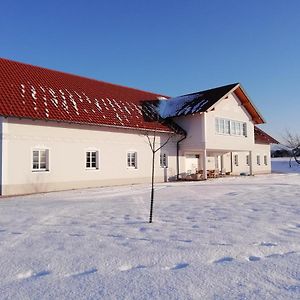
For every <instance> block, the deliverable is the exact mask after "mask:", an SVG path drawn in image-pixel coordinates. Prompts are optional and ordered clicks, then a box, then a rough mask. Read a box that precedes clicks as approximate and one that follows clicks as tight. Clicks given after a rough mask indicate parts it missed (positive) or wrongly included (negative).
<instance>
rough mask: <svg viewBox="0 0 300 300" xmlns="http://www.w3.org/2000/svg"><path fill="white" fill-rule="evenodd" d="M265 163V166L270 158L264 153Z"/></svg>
mask: <svg viewBox="0 0 300 300" xmlns="http://www.w3.org/2000/svg"><path fill="white" fill-rule="evenodd" d="M264 164H265V166H267V165H268V158H267V155H264Z"/></svg>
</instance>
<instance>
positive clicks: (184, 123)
mask: <svg viewBox="0 0 300 300" xmlns="http://www.w3.org/2000/svg"><path fill="white" fill-rule="evenodd" d="M0 116H1V118H0V124H1V131H0V133H1V137H0V150H1V160H0V171H1V172H0V184H1V195H13V194H25V193H34V192H46V191H54V190H64V189H75V188H83V187H98V186H107V185H118V184H133V183H141V182H149V181H150V176H151V154H152V153H151V150H150V147H149V144H148V138H150V139H152V138H153V136H154V135H155V136H156V143H157V147H159V145H161V144H162V143H164V142H165V141H167V140H168V139H169V142H168V143H167V144H166V145H165V146H164V147H163V148H162V149H161V151H160V152H159V153H157V158H158V159H157V160H156V168H155V178H156V181H166V180H175V179H206V178H207V177H214V176H219V174H223V175H224V174H233V175H239V174H241V173H242V174H259V173H268V172H270V168H271V166H270V143H276V141H275V140H274V139H273V138H271V137H270V136H268V135H267V134H266V133H264V132H263V131H261V130H260V129H258V128H257V127H256V126H255V125H257V124H261V123H264V120H263V118H262V116H261V115H260V113H259V112H258V111H257V109H256V108H255V107H254V105H253V104H252V102H251V101H250V99H249V97H248V96H247V95H246V93H245V91H244V90H243V88H242V87H241V85H240V84H231V85H227V86H223V87H219V88H215V89H211V90H207V91H202V92H198V93H194V94H190V95H185V96H180V97H177V98H169V97H166V96H163V95H159V94H154V93H149V92H144V91H140V90H137V89H132V88H128V87H123V86H119V85H114V84H110V83H105V82H101V81H97V80H93V79H87V78H83V77H80V76H76V75H70V74H65V73H62V72H57V71H52V70H48V69H44V68H40V67H35V66H31V65H27V64H23V63H19V62H14V61H10V60H7V59H0Z"/></svg>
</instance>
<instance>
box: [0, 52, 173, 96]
mask: <svg viewBox="0 0 300 300" xmlns="http://www.w3.org/2000/svg"><path fill="white" fill-rule="evenodd" d="M1 60H5V61H8V62H12V63H16V64H21V65H25V66H29V67H33V68H38V69H41V70H45V71H50V72H54V73H59V74H62V75H68V76H71V77H78V78H81V79H85V80H91V81H96V82H98V83H102V84H106V85H109V86H115V87H120V88H124V89H128V90H134V91H138V92H142V93H148V94H152V95H154V96H159V97H169V96H167V95H162V94H158V93H154V92H150V91H145V90H141V89H138V88H134V87H129V86H126V85H122V84H117V83H111V82H107V81H103V80H99V79H95V78H90V77H86V76H83V75H78V74H73V73H68V72H63V71H60V70H55V69H49V68H46V67H41V66H38V65H33V64H30V63H25V62H20V61H16V60H12V59H8V58H4V57H0V61H1Z"/></svg>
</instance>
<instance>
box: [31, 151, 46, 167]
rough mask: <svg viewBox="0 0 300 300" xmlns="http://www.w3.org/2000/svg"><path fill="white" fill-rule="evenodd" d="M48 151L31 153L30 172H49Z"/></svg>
mask: <svg viewBox="0 0 300 300" xmlns="http://www.w3.org/2000/svg"><path fill="white" fill-rule="evenodd" d="M48 161H49V150H47V149H35V150H33V151H32V170H33V171H49V168H48Z"/></svg>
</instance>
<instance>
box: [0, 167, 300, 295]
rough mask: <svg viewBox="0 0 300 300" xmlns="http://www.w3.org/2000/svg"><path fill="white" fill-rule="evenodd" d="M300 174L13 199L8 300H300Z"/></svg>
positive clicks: (5, 220) (1, 242)
mask: <svg viewBox="0 0 300 300" xmlns="http://www.w3.org/2000/svg"><path fill="white" fill-rule="evenodd" d="M273 167H274V169H275V170H276V171H277V172H283V171H286V170H289V169H286V165H285V164H283V163H281V162H280V161H279V163H278V161H277V162H275V164H274V165H273ZM293 168H295V170H296V171H297V170H299V169H300V168H299V169H297V168H298V166H294V167H293ZM296 171H295V174H271V175H260V176H254V177H232V178H221V179H215V180H209V181H207V182H185V183H184V182H181V183H165V184H157V185H156V190H155V203H154V223H152V224H148V223H147V221H148V213H149V205H150V190H149V186H148V185H135V186H123V187H113V188H99V189H86V190H76V191H67V192H57V193H49V194H39V195H29V196H22V197H12V198H3V199H2V200H1V201H0V295H1V296H0V298H1V299H299V298H300V217H299V216H300V172H298V173H297V172H296ZM293 172H294V171H293Z"/></svg>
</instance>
